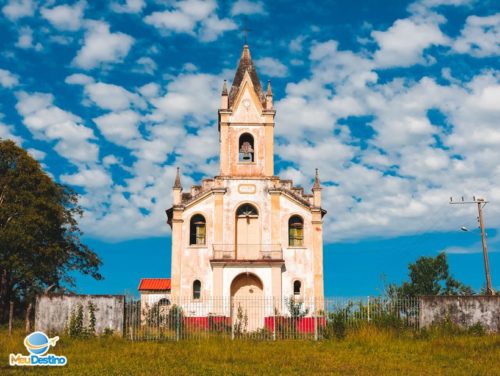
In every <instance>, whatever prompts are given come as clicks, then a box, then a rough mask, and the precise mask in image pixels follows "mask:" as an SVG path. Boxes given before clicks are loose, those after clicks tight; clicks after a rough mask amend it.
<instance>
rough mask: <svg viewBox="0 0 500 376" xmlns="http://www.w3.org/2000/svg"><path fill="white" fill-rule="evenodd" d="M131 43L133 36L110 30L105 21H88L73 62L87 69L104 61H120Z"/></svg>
mask: <svg viewBox="0 0 500 376" xmlns="http://www.w3.org/2000/svg"><path fill="white" fill-rule="evenodd" d="M133 43H134V38H132V37H131V36H129V35H127V34H124V33H120V32H117V33H112V32H110V31H109V25H108V24H107V23H105V22H101V21H92V22H88V30H87V32H86V33H85V40H84V44H83V46H82V48H81V49H80V51H78V53H77V55H76V57H75V58H74V60H73V63H74V64H75V65H76V66H78V67H80V68H82V69H86V70H88V69H92V68H96V67H98V66H99V65H101V64H104V63H117V62H121V61H122V60H123V59H124V58H125V57H126V56H127V54H128V52H129V50H130V47H131V46H132V44H133Z"/></svg>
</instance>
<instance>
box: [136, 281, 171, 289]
mask: <svg viewBox="0 0 500 376" xmlns="http://www.w3.org/2000/svg"><path fill="white" fill-rule="evenodd" d="M143 290H156V291H165V290H168V291H170V278H142V279H141V283H139V291H143Z"/></svg>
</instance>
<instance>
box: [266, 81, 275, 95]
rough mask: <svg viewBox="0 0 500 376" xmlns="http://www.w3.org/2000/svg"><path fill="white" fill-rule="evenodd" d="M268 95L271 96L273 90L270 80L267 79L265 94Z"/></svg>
mask: <svg viewBox="0 0 500 376" xmlns="http://www.w3.org/2000/svg"><path fill="white" fill-rule="evenodd" d="M266 95H267V96H268V97H272V96H273V90H272V89H271V80H268V81H267V94H266Z"/></svg>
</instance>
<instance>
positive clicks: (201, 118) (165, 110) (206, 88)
mask: <svg viewBox="0 0 500 376" xmlns="http://www.w3.org/2000/svg"><path fill="white" fill-rule="evenodd" d="M221 82H222V80H221V78H220V77H218V76H215V75H209V74H202V73H189V74H181V75H179V76H177V77H176V79H175V80H173V81H171V82H170V83H169V84H168V85H167V93H166V94H165V95H164V96H163V97H159V98H154V99H152V100H151V103H152V104H153V105H154V106H155V107H156V111H155V112H153V113H152V114H151V119H152V120H155V121H156V122H163V121H168V122H173V123H174V124H175V123H177V124H179V122H181V121H186V125H189V126H190V127H201V126H203V125H204V124H207V122H209V121H212V120H213V119H214V113H216V112H217V106H218V105H219V94H220V88H221Z"/></svg>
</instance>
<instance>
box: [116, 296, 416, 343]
mask: <svg viewBox="0 0 500 376" xmlns="http://www.w3.org/2000/svg"><path fill="white" fill-rule="evenodd" d="M366 324H370V325H378V326H383V327H397V328H408V329H412V330H416V329H418V327H419V300H418V299H417V298H401V299H388V298H380V297H378V298H373V297H364V298H325V299H313V298H284V299H276V298H267V297H260V298H254V297H252V298H245V297H234V298H227V297H224V298H201V299H196V300H193V299H192V298H172V299H171V300H170V301H169V304H165V305H162V304H158V303H154V304H151V303H145V302H143V303H142V305H141V301H140V300H134V299H129V300H127V302H126V306H125V328H124V335H125V336H126V338H128V339H130V340H183V339H202V338H211V337H222V338H227V339H262V340H279V339H314V340H320V339H328V338H332V337H334V336H335V335H336V334H337V332H338V330H339V328H341V327H342V326H343V327H345V328H352V327H358V326H361V325H366Z"/></svg>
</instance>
